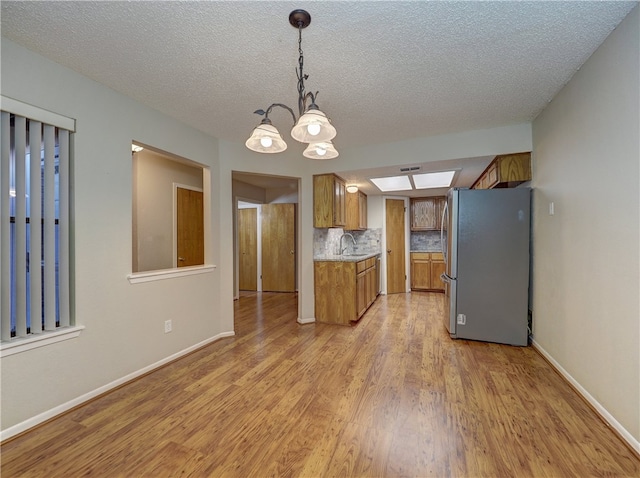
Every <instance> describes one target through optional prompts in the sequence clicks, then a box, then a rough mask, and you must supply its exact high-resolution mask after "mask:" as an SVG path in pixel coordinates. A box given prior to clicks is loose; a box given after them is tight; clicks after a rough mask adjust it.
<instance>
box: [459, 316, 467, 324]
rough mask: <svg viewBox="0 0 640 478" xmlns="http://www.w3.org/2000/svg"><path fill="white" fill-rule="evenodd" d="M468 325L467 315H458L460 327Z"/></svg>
mask: <svg viewBox="0 0 640 478" xmlns="http://www.w3.org/2000/svg"><path fill="white" fill-rule="evenodd" d="M466 323H467V316H466V315H465V314H458V325H465V324H466Z"/></svg>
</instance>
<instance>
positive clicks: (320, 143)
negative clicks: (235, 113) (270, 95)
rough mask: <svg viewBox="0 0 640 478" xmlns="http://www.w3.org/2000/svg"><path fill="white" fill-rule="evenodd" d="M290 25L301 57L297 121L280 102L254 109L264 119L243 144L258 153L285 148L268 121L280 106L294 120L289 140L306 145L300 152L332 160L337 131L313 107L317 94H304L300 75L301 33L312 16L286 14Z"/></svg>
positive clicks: (300, 74)
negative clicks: (295, 31) (296, 34)
mask: <svg viewBox="0 0 640 478" xmlns="http://www.w3.org/2000/svg"><path fill="white" fill-rule="evenodd" d="M289 23H290V24H291V25H292V26H293V27H295V28H297V29H298V52H299V54H300V56H299V58H298V68H296V75H297V76H298V119H296V115H295V113H294V112H293V110H292V109H291V108H289V107H288V106H287V105H284V104H282V103H273V104H272V105H270V106H269V107H268V108H267V109H266V110H256V111H254V113H255V114H257V115H260V116H264V118H263V119H262V121H260V124H259V125H258V126H256V127H255V129H254V130H253V132H252V133H251V137H249V139H248V140H247V142H246V143H245V145H246V146H247V148H249V149H250V150H252V151H256V152H258V153H280V152H282V151H284V150H285V149H287V143H285V142H284V140H283V139H282V136H281V135H280V132H279V131H278V130H277V128H276V127H275V126H273V124H271V120H270V119H269V113H271V110H273V108H275V107H280V108H284V109H286V110H287V111H289V112H290V113H291V116H292V118H293V128H292V129H291V137H292V138H293V139H295V140H296V141H299V142H301V143H308V144H309V145H308V146H307V148H306V149H305V150H304V152H303V153H302V154H303V155H304V156H305V157H307V158H310V159H333V158H335V157H337V156H338V151H336V148H335V147H334V146H333V143H332V142H331V140H332V139H333V138H334V137H335V136H336V129H335V128H334V127H333V125H332V124H331V121H330V120H329V118H327V115H325V114H324V113H323V112H322V111H320V108H318V105H317V104H316V97H317V96H318V92H317V91H316V92H315V93H311V92H305V88H304V80H306V79H307V78H309V75H305V74H304V73H303V64H304V55H303V54H302V30H303V29H305V28H307V27H308V26H309V24H310V23H311V15H309V13H308V12H306V11H305V10H294V11H292V12H291V13H290V14H289ZM309 100H310V104H309V106H307V101H309Z"/></svg>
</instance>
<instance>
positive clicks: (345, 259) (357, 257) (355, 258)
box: [313, 252, 380, 262]
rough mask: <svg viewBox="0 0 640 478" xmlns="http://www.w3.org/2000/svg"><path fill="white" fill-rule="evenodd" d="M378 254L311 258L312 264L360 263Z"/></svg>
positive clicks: (328, 255)
mask: <svg viewBox="0 0 640 478" xmlns="http://www.w3.org/2000/svg"><path fill="white" fill-rule="evenodd" d="M379 255H380V253H379V252H370V253H367V254H357V255H349V254H343V255H339V254H325V255H322V256H315V257H314V258H313V261H314V262H323V261H332V262H360V261H364V260H365V259H370V258H371V257H376V256H379Z"/></svg>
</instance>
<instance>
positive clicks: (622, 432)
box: [531, 340, 640, 458]
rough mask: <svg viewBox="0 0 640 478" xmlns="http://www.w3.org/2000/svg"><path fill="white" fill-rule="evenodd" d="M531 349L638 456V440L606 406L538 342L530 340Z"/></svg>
mask: <svg viewBox="0 0 640 478" xmlns="http://www.w3.org/2000/svg"><path fill="white" fill-rule="evenodd" d="M531 345H532V346H533V349H534V350H535V351H536V352H538V353H539V354H540V355H541V356H542V358H544V359H545V360H546V361H547V362H548V363H549V365H551V366H552V367H553V368H554V369H555V370H556V372H558V373H559V374H560V376H561V377H562V378H563V379H564V380H565V381H566V382H567V383H568V384H569V386H570V387H571V388H573V389H574V390H575V391H576V392H577V393H578V395H580V396H581V397H582V399H583V400H584V401H585V402H587V404H588V405H589V406H590V407H591V408H592V409H593V411H594V412H596V413H597V414H598V416H599V417H600V418H601V419H602V420H603V421H604V422H605V423H606V424H607V426H609V427H610V428H611V429H612V430H613V432H614V433H615V434H616V435H617V436H618V438H620V440H622V441H623V442H624V443H625V444H626V445H627V446H628V447H629V448H630V449H631V451H633V452H634V454H635V455H636V456H637V457H638V458H640V441H638V440H636V439H635V438H634V437H633V435H631V433H629V432H628V431H627V429H625V428H624V427H623V426H622V425H621V424H620V422H618V420H616V419H615V418H614V417H613V415H611V414H610V413H609V412H608V411H607V409H606V408H604V407H603V406H602V404H600V402H598V401H597V400H596V399H595V398H594V397H593V396H592V395H591V394H590V393H589V392H587V390H586V389H585V388H584V387H583V386H582V385H580V383H578V381H577V380H576V379H575V378H573V377H572V376H571V374H569V372H567V371H566V370H565V369H564V368H563V367H562V366H561V365H560V364H559V363H558V362H557V361H556V360H555V359H554V358H553V357H552V356H551V355H550V354H549V352H547V351H546V350H545V349H544V348H543V347H542V346H541V345H540V344H539V343H538V342H536V341H535V340H532V341H531Z"/></svg>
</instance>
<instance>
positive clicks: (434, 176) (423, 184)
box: [413, 171, 455, 189]
mask: <svg viewBox="0 0 640 478" xmlns="http://www.w3.org/2000/svg"><path fill="white" fill-rule="evenodd" d="M454 174H455V171H441V172H438V173H424V174H414V175H413V183H414V184H415V185H416V189H430V188H448V187H449V186H451V181H452V180H453V175H454Z"/></svg>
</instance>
